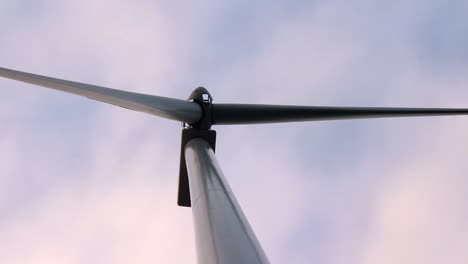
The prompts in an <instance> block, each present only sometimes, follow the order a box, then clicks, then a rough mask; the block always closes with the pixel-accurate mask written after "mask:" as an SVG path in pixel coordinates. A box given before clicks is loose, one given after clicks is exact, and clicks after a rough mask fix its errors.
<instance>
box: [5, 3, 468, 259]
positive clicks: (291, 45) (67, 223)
mask: <svg viewBox="0 0 468 264" xmlns="http://www.w3.org/2000/svg"><path fill="white" fill-rule="evenodd" d="M0 5H1V7H0V21H1V22H2V23H1V24H2V26H0V32H2V36H1V37H0V38H1V41H0V43H1V44H0V45H1V46H0V47H1V49H0V55H1V57H2V66H5V67H12V68H17V69H20V70H27V71H31V72H37V73H40V74H46V75H51V76H56V77H61V78H66V79H72V80H77V81H83V82H89V83H95V84H99V85H104V86H109V87H113V88H118V89H125V90H131V91H140V92H146V93H152V94H160V95H166V96H174V97H181V98H184V97H186V96H187V95H188V94H189V92H190V90H191V89H192V88H195V87H196V86H198V85H206V86H207V87H208V88H209V89H210V91H211V92H212V94H213V96H214V98H215V102H228V101H236V102H250V103H284V104H286V103H290V104H295V103H297V104H316V105H325V104H332V105H397V106H398V105H399V106H452V105H453V106H466V81H467V77H466V76H467V75H466V65H468V62H467V61H466V60H465V59H464V58H465V57H464V51H465V48H464V47H465V46H466V45H465V43H466V41H465V39H464V38H465V37H464V36H465V35H466V34H464V30H465V28H466V25H467V24H468V22H467V20H466V19H465V18H464V16H463V15H462V13H463V12H460V10H464V9H463V8H464V6H465V4H464V3H463V1H455V2H453V3H452V2H451V4H447V5H445V4H443V5H442V6H441V4H438V3H428V2H422V1H411V2H392V3H374V2H370V1H358V2H353V4H346V3H336V2H332V1H319V2H313V3H296V4H294V5H292V4H291V3H289V2H288V3H286V2H281V1H278V2H275V3H271V2H270V1H269V2H256V3H255V4H253V3H250V2H249V3H247V2H236V3H234V2H233V3H220V2H216V1H202V2H197V3H196V4H187V3H184V4H182V3H178V2H174V3H160V2H154V1H137V2H130V1H124V2H119V3H115V2H111V1H100V2H98V3H96V2H92V1H80V2H66V3H64V2H60V1H41V2H40V3H39V2H38V3H36V4H35V6H34V8H32V7H31V3H29V1H25V2H22V1H4V2H2V3H0ZM441 8H442V9H443V10H444V12H437V11H438V10H440V9H441ZM6 25H8V26H6ZM445 29H447V30H445ZM0 87H2V88H3V89H2V99H0V101H1V103H0V110H1V111H0V121H1V123H2V133H1V134H0V148H1V149H2V152H0V233H1V234H2V237H1V238H0V248H2V249H5V252H7V254H2V256H0V262H5V263H9V262H21V263H33V262H34V263H41V262H44V263H45V262H47V263H90V262H91V263H94V262H96V263H130V262H132V263H133V262H140V263H149V262H151V263H194V262H195V259H196V258H195V252H194V248H195V247H194V238H193V230H192V220H191V213H190V210H188V209H184V208H178V207H176V205H175V199H176V185H177V173H178V171H177V170H178V155H179V153H178V151H179V146H178V144H179V140H180V139H179V133H180V132H179V130H180V127H179V124H173V123H171V122H168V121H165V120H160V119H157V118H154V117H151V116H146V115H143V114H141V113H133V112H130V111H126V110H124V109H120V108H116V107H113V106H108V105H103V104H100V103H96V102H92V101H88V100H84V99H82V98H76V97H74V96H71V95H65V94H62V93H58V92H55V91H49V90H46V89H41V88H36V87H32V86H27V85H23V84H18V83H14V82H11V81H6V80H0ZM464 123H465V118H459V119H457V118H447V119H439V118H428V119H418V118H416V119H401V120H372V121H344V122H319V123H312V124H287V125H284V124H283V125H266V126H256V127H254V126H249V127H247V126H235V127H220V128H216V129H217V130H218V135H219V139H218V149H217V156H218V158H219V161H220V164H221V165H222V166H223V170H224V172H225V174H226V177H227V178H228V180H229V181H230V183H231V185H232V188H233V190H234V191H235V193H236V195H237V197H238V200H239V202H240V204H241V205H242V206H243V208H244V210H245V213H246V215H247V217H248V218H249V220H250V222H251V224H252V226H253V227H254V229H255V230H256V232H257V235H258V237H259V238H260V241H261V243H262V245H263V246H264V248H265V249H266V252H267V254H268V255H269V257H270V260H271V261H272V262H277V263H310V262H311V261H314V263H375V262H383V263H385V262H390V261H392V262H395V261H398V262H400V263H418V262H421V263H423V262H424V263H431V262H432V263H436V262H437V263H440V262H447V261H450V262H451V263H463V260H464V259H466V256H465V253H464V251H465V250H464V248H463V245H464V244H466V241H467V237H466V234H467V232H466V228H467V227H466V224H465V223H466V221H464V220H466V214H467V211H466V209H465V208H466V202H465V200H466V199H465V197H463V195H464V193H466V190H465V187H464V186H467V185H466V181H467V179H466V177H465V176H466V166H465V165H464V157H465V156H466V153H465V149H466V147H467V143H468V142H466V140H465V136H464V135H465V134H466V133H464V132H463V131H466V129H467V127H466V126H465V124H464ZM174 146H175V147H174ZM181 248H182V249H183V250H182V251H181Z"/></svg>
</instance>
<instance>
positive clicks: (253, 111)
mask: <svg viewBox="0 0 468 264" xmlns="http://www.w3.org/2000/svg"><path fill="white" fill-rule="evenodd" d="M0 76H2V77H5V78H9V79H13V80H17V81H21V82H25V83H30V84H34V85H39V86H43V87H47V88H51V89H55V90H59V91H63V92H67V93H72V94H76V95H79V96H84V97H88V98H90V99H94V100H97V101H101V102H105V103H109V104H113V105H117V106H120V107H124V108H128V109H131V110H135V111H140V112H145V113H148V114H152V115H156V116H159V117H163V118H167V119H171V120H175V121H179V122H182V123H183V124H184V129H183V130H182V143H181V155H180V173H179V190H178V201H177V204H178V205H179V206H185V207H192V213H193V218H194V224H195V236H196V244H197V247H196V248H197V256H198V262H199V263H203V264H211V263H269V261H268V258H267V256H266V254H265V253H264V251H263V249H262V247H261V246H260V243H259V242H258V240H257V238H256V236H255V234H254V232H253V230H252V228H251V227H250V225H249V223H248V221H247V219H246V217H245V215H244V214H243V212H242V210H241V208H240V206H239V204H238V203H237V201H236V198H235V196H234V194H233V193H232V191H231V189H230V187H229V185H228V183H227V181H226V179H225V177H224V175H223V173H222V171H221V167H220V165H219V164H218V162H217V161H216V157H215V154H214V152H215V147H216V131H214V130H212V129H211V127H212V125H236V124H260V123H277V122H300V121H318V120H341V119H358V118H383V117H410V116H442V115H468V109H461V108H388V107H333V106H288V105H259V104H214V103H213V99H212V97H211V95H210V93H209V92H208V90H207V89H205V88H203V87H199V88H196V89H195V90H194V91H193V92H192V93H191V94H190V96H189V98H188V100H180V99H174V98H167V97H161V96H154V95H146V94H139V93H133V92H127V91H121V90H115V89H110V88H105V87H101V86H95V85H90V84H84V83H78V82H72V81H66V80H61V79H56V78H51V77H46V76H41V75H36V74H31V73H26V72H21V71H15V70H10V69H5V68H0Z"/></svg>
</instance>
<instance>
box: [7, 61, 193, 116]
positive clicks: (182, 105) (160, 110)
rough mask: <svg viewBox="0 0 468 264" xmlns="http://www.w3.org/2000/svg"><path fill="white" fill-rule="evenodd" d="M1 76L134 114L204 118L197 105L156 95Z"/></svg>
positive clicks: (17, 74) (27, 75)
mask: <svg viewBox="0 0 468 264" xmlns="http://www.w3.org/2000/svg"><path fill="white" fill-rule="evenodd" d="M0 76H2V77H5V78H9V79H13V80H17V81H20V82H25V83H30V84H34V85H39V86H43V87H47V88H51V89H55V90H59V91H62V92H67V93H71V94H76V95H80V96H84V97H88V98H91V99H94V100H98V101H101V102H105V103H109V104H113V105H117V106H120V107H124V108H128V109H131V110H135V111H140V112H145V113H148V114H152V115H157V116H160V117H164V118H167V119H172V120H177V121H181V122H184V123H189V124H193V123H196V122H198V121H199V120H200V119H201V117H202V109H201V107H200V106H199V105H198V104H197V103H194V102H189V101H185V100H179V99H174V98H167V97H161V96H154V95H146V94H139V93H132V92H126V91H121V90H116V89H110V88H105V87H100V86H95V85H90V84H84V83H79V82H72V81H66V80H61V79H56V78H51V77H46V76H41V75H37V74H32V73H26V72H20V71H15V70H10V69H5V68H1V67H0Z"/></svg>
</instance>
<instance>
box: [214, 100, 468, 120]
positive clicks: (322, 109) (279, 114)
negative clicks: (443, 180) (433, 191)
mask: <svg viewBox="0 0 468 264" xmlns="http://www.w3.org/2000/svg"><path fill="white" fill-rule="evenodd" d="M212 108H213V109H212V113H211V114H212V121H213V125H238V124H261V123H278V122H298V121H320V120H340V119H359V118H382V117H410V116H443V115H468V109H460V108H458V109H457V108H392V107H333V106H288V105H255V104H213V105H212Z"/></svg>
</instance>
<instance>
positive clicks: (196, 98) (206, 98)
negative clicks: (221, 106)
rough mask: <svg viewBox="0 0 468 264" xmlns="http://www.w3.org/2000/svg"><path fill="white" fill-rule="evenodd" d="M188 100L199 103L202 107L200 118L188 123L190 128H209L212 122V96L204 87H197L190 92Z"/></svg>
mask: <svg viewBox="0 0 468 264" xmlns="http://www.w3.org/2000/svg"><path fill="white" fill-rule="evenodd" d="M188 100H189V101H193V102H195V103H197V104H199V105H200V107H201V109H202V118H201V119H200V120H199V121H198V122H196V123H193V124H189V125H190V127H192V128H197V129H203V130H209V129H210V128H211V125H212V124H213V122H212V119H211V109H212V104H213V97H211V94H210V92H208V90H207V89H206V88H205V87H198V88H196V89H195V90H193V92H192V93H191V94H190V96H189V98H188Z"/></svg>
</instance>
